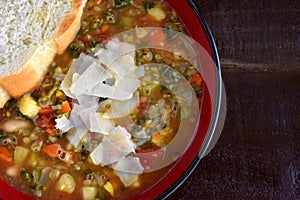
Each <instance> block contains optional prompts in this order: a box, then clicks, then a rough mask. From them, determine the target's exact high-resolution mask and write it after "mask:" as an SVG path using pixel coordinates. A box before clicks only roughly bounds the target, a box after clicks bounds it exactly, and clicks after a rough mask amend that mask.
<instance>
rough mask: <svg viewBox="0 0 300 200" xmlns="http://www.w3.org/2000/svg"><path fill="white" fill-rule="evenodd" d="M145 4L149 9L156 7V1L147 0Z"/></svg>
mask: <svg viewBox="0 0 300 200" xmlns="http://www.w3.org/2000/svg"><path fill="white" fill-rule="evenodd" d="M143 6H144V8H145V10H149V9H151V8H154V7H155V3H154V2H151V1H146V2H144V3H143Z"/></svg>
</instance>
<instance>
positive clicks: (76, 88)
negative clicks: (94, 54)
mask: <svg viewBox="0 0 300 200" xmlns="http://www.w3.org/2000/svg"><path fill="white" fill-rule="evenodd" d="M108 78H112V74H110V73H109V72H108V71H106V70H105V69H104V68H103V67H101V66H100V65H99V64H98V63H96V62H93V63H92V64H91V65H90V66H89V67H88V69H87V70H85V71H84V73H83V74H82V75H80V76H79V77H78V79H77V80H76V81H73V82H72V85H71V87H70V92H71V93H72V94H73V95H75V96H78V95H81V94H85V92H86V91H88V90H90V89H91V88H93V87H94V86H95V85H97V84H99V83H102V82H103V81H105V80H106V79H108Z"/></svg>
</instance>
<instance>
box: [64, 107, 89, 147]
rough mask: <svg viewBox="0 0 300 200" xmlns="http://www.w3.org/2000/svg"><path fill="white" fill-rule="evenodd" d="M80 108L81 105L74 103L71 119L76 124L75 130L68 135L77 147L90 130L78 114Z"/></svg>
mask: <svg viewBox="0 0 300 200" xmlns="http://www.w3.org/2000/svg"><path fill="white" fill-rule="evenodd" d="M78 110H79V106H78V105H77V104H74V106H73V109H72V112H71V114H70V121H71V123H72V124H73V126H74V130H73V132H71V133H69V134H68V135H67V138H68V140H69V141H70V143H71V144H72V145H73V146H74V147H77V146H78V145H79V143H80V141H81V139H82V138H83V137H84V136H85V134H86V133H87V132H88V128H87V127H86V126H85V124H84V123H83V122H82V120H81V118H80V115H79V114H78Z"/></svg>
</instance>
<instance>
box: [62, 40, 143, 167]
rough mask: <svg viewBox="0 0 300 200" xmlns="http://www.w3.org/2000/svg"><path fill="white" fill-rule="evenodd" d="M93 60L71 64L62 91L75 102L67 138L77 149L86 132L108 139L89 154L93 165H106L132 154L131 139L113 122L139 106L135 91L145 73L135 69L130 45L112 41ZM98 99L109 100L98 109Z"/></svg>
mask: <svg viewBox="0 0 300 200" xmlns="http://www.w3.org/2000/svg"><path fill="white" fill-rule="evenodd" d="M95 56H96V57H91V56H88V55H85V54H81V55H80V57H79V58H78V59H77V60H75V61H74V62H73V64H72V66H71V68H70V70H69V71H68V73H67V75H66V76H65V79H64V80H63V82H62V84H61V89H62V91H64V92H65V94H66V95H67V96H69V97H71V98H73V99H76V100H77V102H78V104H76V103H75V104H74V108H73V110H72V111H71V115H70V123H71V124H72V125H73V132H71V133H69V134H68V135H67V138H68V139H69V141H70V143H71V144H72V145H74V146H75V147H77V145H78V144H80V141H81V140H82V138H83V137H84V136H85V134H86V133H88V132H93V133H101V134H104V135H107V137H105V138H104V140H103V142H102V143H100V144H99V146H98V147H97V148H96V149H95V150H94V151H93V153H92V154H91V155H92V156H91V157H92V158H93V160H94V162H95V164H96V163H98V164H100V163H101V164H102V165H106V164H108V163H113V162H116V161H117V160H115V159H117V158H118V159H120V158H122V157H123V156H125V155H127V154H128V153H130V152H134V149H135V145H134V143H132V142H131V140H130V138H131V135H130V134H129V133H128V132H127V131H126V129H122V128H121V127H119V128H118V129H116V128H115V122H114V120H113V118H115V117H123V116H127V115H128V114H129V113H130V112H131V111H132V110H133V109H134V108H135V107H136V106H137V105H138V103H139V94H138V93H136V91H137V89H138V88H139V87H140V85H141V81H140V80H139V78H141V77H142V76H143V75H144V73H145V72H144V69H143V67H137V66H136V65H135V45H132V44H128V43H122V42H119V41H117V40H111V41H109V42H108V43H107V45H106V48H100V50H99V51H98V52H96V53H95ZM99 98H108V99H109V100H107V102H106V101H105V102H103V103H102V104H100V108H99V105H98V101H99ZM98 109H99V110H98ZM100 112H103V113H100ZM59 125H60V124H59ZM115 135H118V137H115ZM126 135H127V136H126ZM118 148H120V149H118ZM96 152H97V153H96ZM101 152H102V154H103V153H104V152H110V156H107V155H106V156H104V157H101V156H100V157H99V156H98V153H99V154H101Z"/></svg>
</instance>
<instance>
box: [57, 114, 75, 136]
mask: <svg viewBox="0 0 300 200" xmlns="http://www.w3.org/2000/svg"><path fill="white" fill-rule="evenodd" d="M55 122H56V125H55V128H56V129H59V130H61V131H62V132H63V133H66V132H67V131H69V130H70V129H71V128H73V127H74V126H73V124H72V123H71V122H70V120H68V119H67V118H66V116H62V117H61V118H59V119H55Z"/></svg>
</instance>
